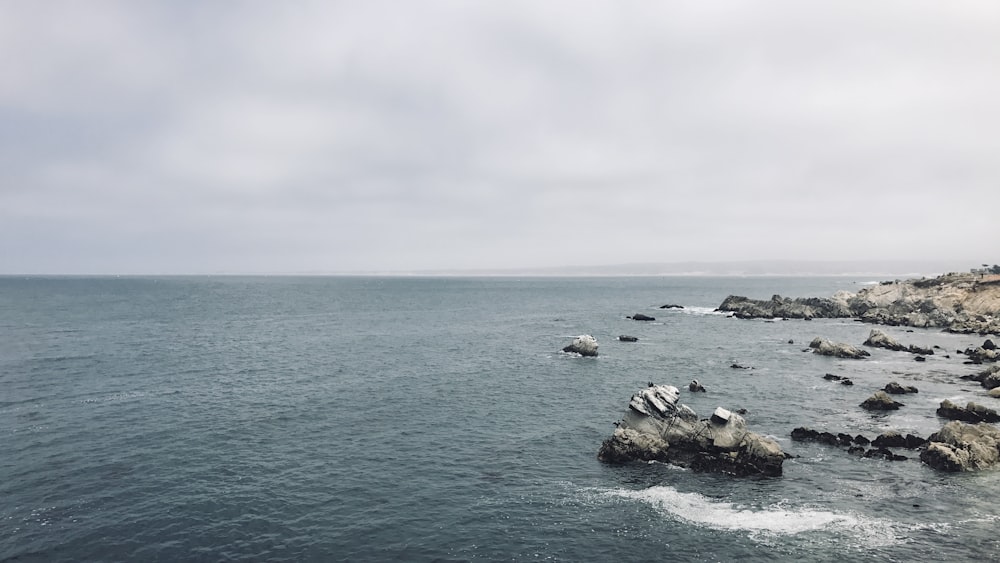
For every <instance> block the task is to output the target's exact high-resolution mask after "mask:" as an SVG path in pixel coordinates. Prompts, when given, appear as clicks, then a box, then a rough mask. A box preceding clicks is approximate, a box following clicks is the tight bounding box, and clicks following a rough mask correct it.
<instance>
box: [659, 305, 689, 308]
mask: <svg viewBox="0 0 1000 563" xmlns="http://www.w3.org/2000/svg"><path fill="white" fill-rule="evenodd" d="M660 308H661V309H683V308H684V307H682V306H680V305H660Z"/></svg>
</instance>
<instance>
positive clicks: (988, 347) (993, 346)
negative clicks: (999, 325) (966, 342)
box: [983, 338, 997, 350]
mask: <svg viewBox="0 0 1000 563" xmlns="http://www.w3.org/2000/svg"><path fill="white" fill-rule="evenodd" d="M996 349H997V345H996V344H995V343H994V342H993V341H992V340H990V339H989V338H987V339H986V342H983V350H996Z"/></svg>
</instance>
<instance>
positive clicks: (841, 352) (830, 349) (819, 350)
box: [809, 337, 871, 360]
mask: <svg viewBox="0 0 1000 563" xmlns="http://www.w3.org/2000/svg"><path fill="white" fill-rule="evenodd" d="M809 347H810V348H812V349H813V354H819V355H821V356H834V357H836V358H853V359H856V360H860V359H861V358H867V357H868V356H870V355H871V354H869V353H868V352H867V351H866V350H862V349H860V348H857V347H855V346H851V345H850V344H844V343H836V344H835V343H833V342H830V341H829V340H827V339H825V338H819V337H817V338H814V339H813V341H812V342H810V343H809Z"/></svg>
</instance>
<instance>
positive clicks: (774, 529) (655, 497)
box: [605, 486, 897, 546]
mask: <svg viewBox="0 0 1000 563" xmlns="http://www.w3.org/2000/svg"><path fill="white" fill-rule="evenodd" d="M605 494H606V495H609V496H613V497H618V498H625V499H631V500H638V501H641V502H645V503H647V504H649V505H651V506H653V507H654V508H655V509H657V510H658V511H661V512H663V513H666V514H669V515H670V516H673V517H675V518H677V519H680V520H683V521H684V522H685V523H687V524H693V525H697V526H702V527H705V528H710V529H715V530H727V531H736V532H749V535H750V537H751V538H756V537H759V536H764V537H769V536H789V535H795V534H800V533H804V532H813V531H826V532H847V533H848V534H849V535H851V536H856V537H860V539H862V540H863V543H864V544H866V545H868V546H876V545H890V544H894V543H897V540H896V533H895V531H894V529H893V528H895V527H896V526H894V524H893V523H892V522H889V521H882V520H876V519H872V518H866V517H862V516H857V515H853V514H849V513H840V512H832V511H829V510H819V509H811V508H805V507H801V508H792V507H788V506H785V505H784V504H780V503H779V504H773V505H770V506H766V507H762V508H759V509H751V508H744V507H741V506H738V505H736V504H734V503H731V502H726V501H719V500H713V499H710V498H708V497H706V496H704V495H701V494H698V493H682V492H680V491H678V490H676V489H674V488H672V487H666V486H654V487H650V488H648V489H643V490H629V489H615V490H611V491H607V492H606V493H605Z"/></svg>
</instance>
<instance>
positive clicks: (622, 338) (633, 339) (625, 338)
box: [618, 334, 639, 342]
mask: <svg viewBox="0 0 1000 563" xmlns="http://www.w3.org/2000/svg"><path fill="white" fill-rule="evenodd" d="M618 340H620V341H622V342H638V341H639V339H638V338H636V337H634V336H628V335H627V334H622V335H621V336H619V337H618Z"/></svg>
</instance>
